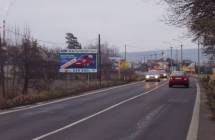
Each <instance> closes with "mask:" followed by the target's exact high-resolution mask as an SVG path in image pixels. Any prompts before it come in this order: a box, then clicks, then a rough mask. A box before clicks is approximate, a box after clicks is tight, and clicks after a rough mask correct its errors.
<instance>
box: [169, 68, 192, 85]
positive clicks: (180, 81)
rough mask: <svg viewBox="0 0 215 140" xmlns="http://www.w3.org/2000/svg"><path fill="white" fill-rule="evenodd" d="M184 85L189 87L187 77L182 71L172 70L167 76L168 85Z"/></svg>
mask: <svg viewBox="0 0 215 140" xmlns="http://www.w3.org/2000/svg"><path fill="white" fill-rule="evenodd" d="M174 85H184V86H186V87H187V88H189V85H190V83H189V77H188V76H187V75H186V74H185V73H184V72H183V71H174V72H172V74H171V75H170V78H169V87H173V86H174Z"/></svg>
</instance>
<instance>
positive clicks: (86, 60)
mask: <svg viewBox="0 0 215 140" xmlns="http://www.w3.org/2000/svg"><path fill="white" fill-rule="evenodd" d="M93 63H94V60H93V56H92V55H84V56H81V57H79V58H78V59H77V61H76V62H75V63H73V65H76V66H78V67H84V66H89V65H91V64H93Z"/></svg>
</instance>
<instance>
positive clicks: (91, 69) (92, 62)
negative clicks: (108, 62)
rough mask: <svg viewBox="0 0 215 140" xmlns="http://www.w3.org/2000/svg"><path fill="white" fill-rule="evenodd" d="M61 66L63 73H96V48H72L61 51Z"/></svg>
mask: <svg viewBox="0 0 215 140" xmlns="http://www.w3.org/2000/svg"><path fill="white" fill-rule="evenodd" d="M59 67H60V72H62V73H96V72H97V50H96V49H71V50H63V51H61V52H60V53H59Z"/></svg>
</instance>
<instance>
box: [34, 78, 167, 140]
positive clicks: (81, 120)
mask: <svg viewBox="0 0 215 140" xmlns="http://www.w3.org/2000/svg"><path fill="white" fill-rule="evenodd" d="M166 84H167V82H165V83H163V84H161V85H160V86H157V87H155V88H153V89H151V90H150V91H147V92H144V93H142V94H139V95H137V96H134V97H132V98H129V99H126V100H124V101H121V102H119V103H117V104H115V105H112V106H110V107H108V108H106V109H103V110H101V111H99V112H97V113H95V114H93V115H90V116H88V117H85V118H82V119H80V120H78V121H76V122H73V123H71V124H69V125H66V126H64V127H62V128H59V129H57V130H54V131H52V132H49V133H47V134H44V135H42V136H39V137H36V138H34V139H33V140H41V139H43V138H46V137H48V136H50V135H53V134H56V133H58V132H61V131H63V130H65V129H68V128H70V127H73V126H75V125H78V124H80V123H82V122H85V121H87V120H89V119H91V118H93V117H95V116H98V115H100V114H103V113H105V112H107V111H109V110H111V109H114V108H116V107H118V106H120V105H122V104H125V103H127V102H129V101H132V100H134V99H137V98H139V97H141V96H144V95H146V94H148V93H150V92H152V91H155V90H157V89H159V88H161V87H163V86H164V85H166Z"/></svg>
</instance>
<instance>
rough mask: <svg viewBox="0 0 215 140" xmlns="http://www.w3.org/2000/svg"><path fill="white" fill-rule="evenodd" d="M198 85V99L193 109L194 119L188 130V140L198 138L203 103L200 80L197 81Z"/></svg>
mask: <svg viewBox="0 0 215 140" xmlns="http://www.w3.org/2000/svg"><path fill="white" fill-rule="evenodd" d="M196 87H197V95H196V101H195V106H194V109H193V116H192V120H191V123H190V127H189V130H188V134H187V138H186V140H197V139H198V131H199V115H200V104H201V100H200V92H201V90H200V85H199V83H198V82H197V83H196Z"/></svg>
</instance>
